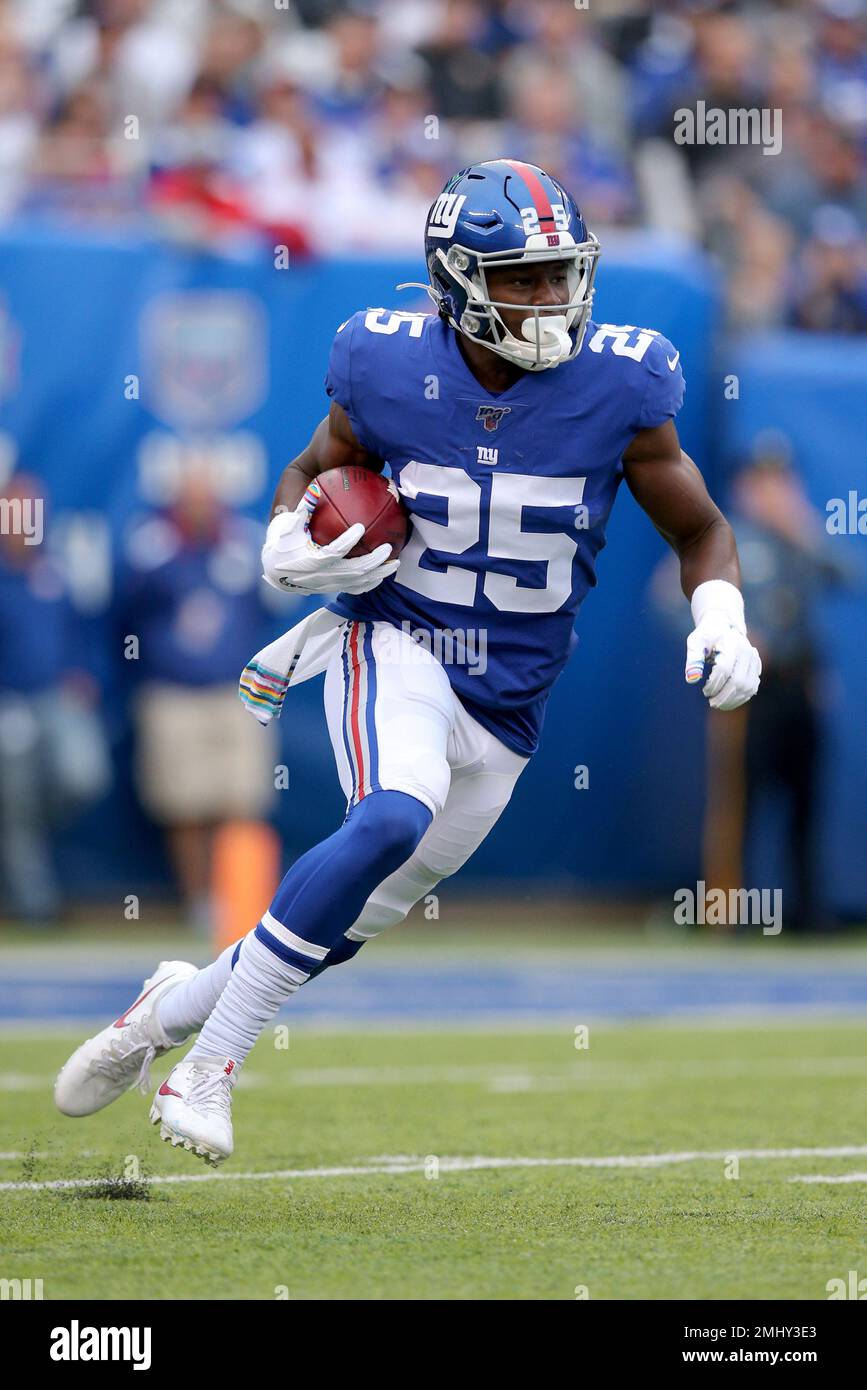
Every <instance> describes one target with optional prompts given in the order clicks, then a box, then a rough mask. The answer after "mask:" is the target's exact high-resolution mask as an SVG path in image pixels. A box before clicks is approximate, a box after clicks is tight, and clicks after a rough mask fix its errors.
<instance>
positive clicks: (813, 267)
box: [788, 206, 867, 333]
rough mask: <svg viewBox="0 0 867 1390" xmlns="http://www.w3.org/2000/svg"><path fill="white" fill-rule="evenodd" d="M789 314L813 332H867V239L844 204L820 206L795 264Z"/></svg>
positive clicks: (797, 324)
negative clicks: (810, 233)
mask: <svg viewBox="0 0 867 1390" xmlns="http://www.w3.org/2000/svg"><path fill="white" fill-rule="evenodd" d="M788 319H789V322H790V324H791V325H792V326H793V327H794V328H802V329H809V330H810V331H812V332H814V333H867V245H865V240H864V237H863V236H862V235H861V233H860V232H859V228H858V224H857V222H856V221H855V218H854V217H852V215H851V214H850V213H848V212H846V210H845V209H844V208H838V207H833V206H832V207H824V208H819V210H818V212H816V213H815V214H814V217H813V223H812V235H811V237H810V239H809V241H808V242H807V243H806V245H805V246H804V247H803V248H802V250H801V252H800V254H799V255H798V257H797V259H796V260H795V263H794V265H793V267H792V284H791V289H790V294H789V313H788Z"/></svg>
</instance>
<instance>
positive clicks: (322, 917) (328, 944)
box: [188, 791, 433, 1063]
mask: <svg viewBox="0 0 867 1390" xmlns="http://www.w3.org/2000/svg"><path fill="white" fill-rule="evenodd" d="M432 819H433V817H432V815H431V812H430V811H429V810H428V808H427V807H426V806H425V805H423V804H422V802H420V801H417V800H416V798H415V797H414V796H408V795H407V794H406V793H405V792H392V791H376V792H372V793H371V794H370V795H369V796H366V797H364V799H363V800H362V801H359V802H357V803H356V804H355V805H354V806H353V807H352V809H351V810H350V812H349V815H348V816H347V818H346V820H345V821H344V822H343V825H342V826H341V827H340V829H339V830H336V831H335V832H334V834H333V835H329V837H328V839H327V840H323V841H322V843H321V844H318V845H315V846H314V847H313V849H310V850H308V851H307V853H306V854H302V856H301V858H300V859H298V860H296V862H295V863H294V864H293V865H292V868H291V869H290V870H289V872H288V873H287V875H286V877H285V878H284V879H283V882H282V883H281V884H280V887H279V888H278V889H277V892H276V894H275V895H274V900H273V902H272V903H271V907H270V909H269V911H268V912H265V913H263V915H262V920H261V921H260V923H259V925H258V926H257V927H256V929H255V931H254V932H252V933H251V934H250V936H249V937H247V938H245V944H244V948H243V950H242V951H241V952H240V955H239V956H238V959H237V962H236V963H235V965H234V968H233V971H232V975H231V977H230V979H229V981H228V983H227V985H226V987H225V989H224V990H223V992H222V994H221V995H220V998H219V999H218V1001H217V1003H216V1005H215V1007H214V1010H213V1012H212V1013H211V1014H210V1016H209V1018H208V1020H207V1022H206V1023H205V1026H204V1028H203V1029H202V1032H201V1034H200V1036H199V1039H198V1041H197V1042H196V1044H195V1045H194V1047H193V1048H192V1049H191V1051H190V1052H189V1054H188V1056H190V1057H231V1058H233V1059H234V1060H235V1061H236V1062H238V1063H240V1062H242V1061H243V1059H244V1058H245V1057H246V1055H247V1053H248V1052H249V1051H250V1049H251V1048H252V1047H253V1044H254V1043H255V1041H256V1039H257V1037H258V1036H259V1034H260V1033H261V1031H262V1029H263V1028H264V1027H265V1024H266V1023H267V1022H268V1021H269V1020H270V1019H271V1018H273V1016H274V1014H275V1013H276V1012H277V1010H278V1009H279V1008H280V1005H281V1004H282V1003H284V1002H285V1000H286V999H288V998H289V996H290V995H291V994H294V993H295V991H296V990H297V989H298V988H299V987H300V986H301V985H302V984H304V983H305V981H306V980H308V979H309V978H310V976H311V975H312V974H314V973H315V974H318V973H319V972H320V970H322V969H324V968H325V966H326V965H327V964H332V963H333V964H337V963H338V957H339V958H340V959H341V960H346V959H349V957H350V956H352V955H354V954H355V952H356V950H357V949H358V948H359V946H360V944H361V943H357V942H351V941H346V940H345V939H344V940H341V938H344V933H345V932H346V931H347V929H348V928H349V927H351V926H352V924H353V922H355V921H356V919H357V918H358V917H359V916H360V914H361V910H362V908H363V907H364V904H365V903H366V902H367V900H368V898H369V897H370V895H371V893H372V892H373V891H374V889H375V888H377V887H378V886H379V884H380V883H382V881H383V879H385V878H387V877H388V876H389V874H391V873H394V871H395V869H398V868H400V866H401V864H403V863H405V862H406V860H407V859H409V857H410V855H411V854H412V853H413V851H414V850H415V848H416V846H417V845H418V842H419V840H420V839H421V838H422V836H423V835H424V833H425V831H426V830H427V828H428V826H429V825H430V823H431V820H432ZM332 948H335V954H334V960H333V962H332V960H331V959H330V956H331V951H332Z"/></svg>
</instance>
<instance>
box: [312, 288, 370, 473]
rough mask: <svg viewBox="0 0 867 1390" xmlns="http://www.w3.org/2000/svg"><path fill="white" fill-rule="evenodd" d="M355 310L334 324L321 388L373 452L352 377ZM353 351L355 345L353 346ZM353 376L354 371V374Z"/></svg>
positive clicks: (355, 323) (366, 447)
mask: <svg viewBox="0 0 867 1390" xmlns="http://www.w3.org/2000/svg"><path fill="white" fill-rule="evenodd" d="M359 317H360V316H359V315H358V314H353V315H352V318H349V319H347V320H346V322H345V323H342V324H341V325H340V327H339V328H338V330H337V332H336V333H335V335H334V342H333V343H332V345H331V354H330V356H329V359H328V371H327V372H326V373H325V390H326V391H327V393H328V395H329V396H330V397H331V399H332V400H333V401H336V402H337V404H338V405H340V406H342V407H343V409H344V410H345V411H346V414H347V415H348V417H349V423H350V424H351V425H352V432H353V434H354V435H355V438H356V439H357V440H358V442H359V444H360V445H361V446H362V448H363V449H366V450H367V452H368V453H369V454H376V453H377V448H376V444H375V442H374V440H373V436H372V434H371V431H370V429H369V428H368V427H367V426H366V424H365V421H364V418H363V415H362V412H361V410H360V408H359V401H358V400H357V391H356V389H355V388H356V386H357V382H356V381H355V380H354V377H353V370H352V366H353V362H352V357H353V347H354V343H355V335H356V332H357V329H358V320H359ZM356 351H357V349H356ZM355 375H356V376H357V373H356V374H355Z"/></svg>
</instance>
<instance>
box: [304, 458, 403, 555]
mask: <svg viewBox="0 0 867 1390" xmlns="http://www.w3.org/2000/svg"><path fill="white" fill-rule="evenodd" d="M315 486H317V487H318V489H319V501H318V502H317V504H316V508H315V510H314V512H313V515H312V517H311V518H310V534H311V536H312V537H313V539H314V541H315V542H316V544H317V545H327V544H328V542H329V541H333V540H336V538H337V537H338V536H340V535H342V534H343V532H344V531H345V530H347V528H348V527H350V526H354V525H355V523H356V522H357V521H360V522H362V524H363V525H364V527H365V532H364V535H363V536H362V537H361V540H360V541H359V542H358V545H356V546H354V547H353V549H352V550H350V552H349V554H350V555H367V554H368V553H369V552H370V551H371V550H376V547H377V546H378V545H384V544H386V543H387V544H388V545H390V546H391V557H390V558H391V559H394V557H395V555H399V554H400V552H401V550H402V549H403V547H404V545H405V544H406V536H407V531H408V529H409V518H408V516H407V513H406V511H405V510H404V508H403V505H402V503H401V500H400V496H399V494H398V491H397V488H396V487H395V485H394V483H393V482H392V481H391V479H390V478H383V476H382V474H381V473H372V472H371V471H370V469H369V468H358V467H355V466H353V467H350V468H329V469H327V470H326V472H324V473H320V474H319V476H318V477H317V478H316V482H315Z"/></svg>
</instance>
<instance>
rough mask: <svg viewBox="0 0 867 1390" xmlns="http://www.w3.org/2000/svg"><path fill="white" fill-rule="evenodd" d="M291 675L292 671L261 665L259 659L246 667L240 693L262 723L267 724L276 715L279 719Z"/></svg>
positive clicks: (252, 712)
mask: <svg viewBox="0 0 867 1390" xmlns="http://www.w3.org/2000/svg"><path fill="white" fill-rule="evenodd" d="M290 675H291V672H290V673H288V674H284V673H282V672H280V671H271V670H269V669H268V667H267V666H260V665H259V663H258V661H251V662H250V663H249V665H247V666H245V667H244V669H243V671H242V672H241V683H240V685H239V687H238V695H239V697H240V699H241V702H242V704H244V705H246V707H247V709H248V710H249V711H250V713H251V714H254V715H255V716H256V718H257V719H258V720H259V723H260V724H267V723H268V721H269V720H270V719H274V718H275V717H276V718H278V719H279V717H280V711H281V710H282V708H283V697H284V696H285V694H286V691H287V690H288V688H289V679H290Z"/></svg>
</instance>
